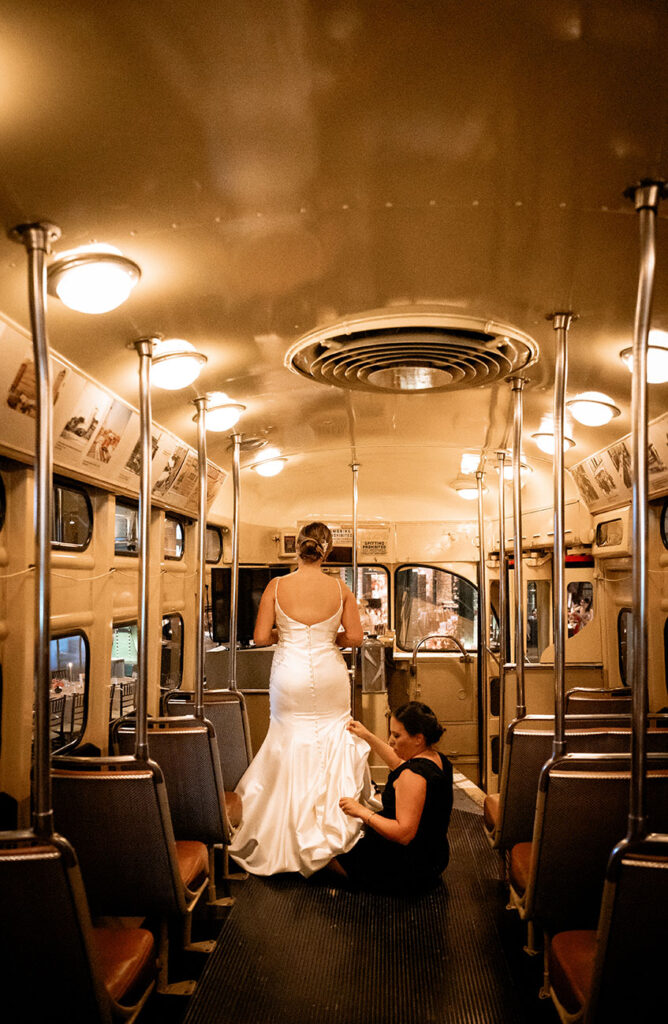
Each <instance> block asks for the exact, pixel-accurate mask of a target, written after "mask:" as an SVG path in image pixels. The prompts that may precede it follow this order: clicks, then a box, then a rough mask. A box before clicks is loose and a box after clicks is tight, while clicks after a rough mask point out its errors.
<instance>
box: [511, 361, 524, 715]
mask: <svg viewBox="0 0 668 1024" xmlns="http://www.w3.org/2000/svg"><path fill="white" fill-rule="evenodd" d="M523 388H524V380H523V379H522V378H515V380H513V400H514V410H513V411H514V417H513V519H514V527H515V547H514V554H515V672H516V675H517V708H516V717H517V718H524V716H525V715H526V713H527V708H526V696H525V689H524V647H525V642H524V580H523V575H524V574H523V572H522V569H523V566H522V478H521V472H522V469H521V462H522V460H521V451H522V390H523Z"/></svg>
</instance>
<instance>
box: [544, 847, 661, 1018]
mask: <svg viewBox="0 0 668 1024" xmlns="http://www.w3.org/2000/svg"><path fill="white" fill-rule="evenodd" d="M666 905H668V836H667V835H658V834H650V835H649V836H648V837H647V838H645V839H641V840H635V841H632V842H630V843H627V842H626V841H625V842H623V843H620V844H619V846H618V847H617V849H616V850H615V851H614V852H613V854H612V856H611V858H610V861H609V863H608V869H607V877H606V881H605V888H604V891H603V899H602V902H601V912H600V916H599V920H598V928H597V930H595V931H594V930H593V929H590V930H579V931H567V932H559V933H558V934H556V935H555V936H554V937H553V938H552V940H551V942H550V944H549V951H548V972H549V989H550V995H551V996H552V1000H553V1002H554V1004H555V1006H556V1008H557V1011H558V1012H559V1016H560V1017H561V1019H562V1020H563V1021H566V1020H568V1021H572V1022H576V1021H580V1020H583V1019H585V1020H586V1021H587V1024H603V1022H610V1021H613V1020H628V1021H633V1020H643V1021H644V1020H647V1021H649V1020H655V1019H659V1017H660V1015H661V1010H660V1008H661V1007H662V1006H663V1005H664V1004H665V981H664V976H665V951H666V940H667V939H668V932H667V926H666V916H665V908H666Z"/></svg>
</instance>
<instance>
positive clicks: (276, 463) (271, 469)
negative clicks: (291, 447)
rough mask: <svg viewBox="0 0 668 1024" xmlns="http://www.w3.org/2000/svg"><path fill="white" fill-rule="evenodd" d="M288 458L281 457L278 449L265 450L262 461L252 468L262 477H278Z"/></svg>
mask: <svg viewBox="0 0 668 1024" xmlns="http://www.w3.org/2000/svg"><path fill="white" fill-rule="evenodd" d="M287 461H288V460H287V458H286V457H285V456H284V455H281V453H280V452H279V450H278V448H265V450H264V452H263V454H262V461H261V462H255V463H254V464H253V465H252V466H251V467H250V468H251V469H254V470H255V472H256V473H259V474H260V476H278V474H279V473H280V472H281V470H282V469H283V467H284V466H285V463H286V462H287Z"/></svg>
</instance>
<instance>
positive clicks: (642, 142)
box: [0, 0, 668, 522]
mask: <svg viewBox="0 0 668 1024" xmlns="http://www.w3.org/2000/svg"><path fill="white" fill-rule="evenodd" d="M0 67H1V68H2V76H1V81H2V85H1V87H0V133H1V138H0V153H1V156H0V204H1V210H2V220H3V224H4V226H5V228H6V229H9V228H10V227H12V226H13V225H15V224H17V223H20V222H24V221H26V220H34V219H40V218H45V219H48V220H50V221H54V222H55V223H57V224H58V225H59V226H60V228H61V229H62V233H63V235H62V240H61V242H60V243H59V248H60V249H61V250H63V249H65V248H67V249H69V248H72V247H74V246H77V245H81V244H84V243H87V242H90V241H91V240H97V241H104V242H107V243H110V244H112V245H115V246H117V247H118V248H119V249H120V250H122V251H123V252H124V253H125V254H126V255H128V256H130V257H131V258H132V259H134V260H135V261H136V262H137V263H138V264H139V265H140V266H141V269H142V278H141V281H140V283H139V285H138V286H137V288H136V289H135V291H134V292H133V294H132V296H131V297H130V299H129V300H128V302H127V303H126V304H125V305H124V306H122V307H121V308H119V309H118V310H116V311H114V312H111V313H108V314H105V315H102V316H97V317H92V316H82V315H81V314H77V313H74V312H72V311H70V310H67V309H66V308H65V307H63V306H62V305H61V304H60V303H59V302H58V300H51V301H50V303H49V310H48V315H49V337H50V342H51V345H52V346H53V348H54V349H56V350H57V351H59V352H61V353H62V354H63V355H65V356H66V357H68V358H69V359H71V360H72V361H73V362H74V363H76V364H77V365H78V366H80V367H81V368H82V369H83V370H85V371H86V372H88V373H90V374H91V375H92V376H94V377H96V378H97V379H98V380H100V381H101V382H103V383H104V384H106V385H107V386H109V387H110V388H112V389H113V390H114V391H116V392H117V393H118V394H120V395H121V396H122V397H123V398H125V399H127V400H128V401H130V402H131V403H132V404H134V405H136V404H137V366H136V357H135V356H134V354H133V353H132V352H130V351H127V350H126V348H125V346H126V343H127V342H128V341H132V340H134V339H136V338H138V337H140V336H142V335H145V334H148V333H153V332H159V333H161V334H164V335H167V336H178V337H183V338H187V339H188V340H189V341H190V342H192V343H193V344H194V345H195V346H196V348H197V349H199V350H200V351H201V352H203V353H204V354H206V356H207V357H208V363H207V365H206V368H205V370H204V371H203V373H202V375H201V377H200V380H199V383H198V385H197V386H193V387H192V388H190V389H189V390H188V391H187V392H181V393H167V392H159V391H157V390H156V391H154V395H153V415H154V418H155V419H156V420H157V421H158V422H160V423H162V424H163V425H164V426H166V427H167V428H168V429H170V430H172V431H174V432H175V433H177V434H178V435H179V436H181V437H183V438H184V439H185V440H186V441H188V442H189V443H191V444H194V443H195V429H194V424H193V422H192V416H193V413H194V409H193V406H192V405H191V404H189V403H190V402H191V401H192V399H193V398H194V397H195V395H196V394H197V393H200V392H202V391H211V390H222V391H225V392H227V394H229V395H230V397H231V398H232V399H233V400H235V401H238V402H242V403H243V404H244V405H246V407H247V411H246V413H245V414H244V417H243V419H242V421H240V423H239V429H241V430H242V431H243V432H244V433H246V434H266V436H267V437H268V439H269V441H270V443H271V444H272V445H275V446H277V447H278V448H280V449H281V451H282V452H283V453H284V454H285V455H287V456H288V457H289V458H290V460H291V462H290V463H289V464H288V468H287V469H286V472H285V473H284V474H282V476H281V477H277V478H273V480H265V481H260V480H258V479H257V478H255V477H254V475H253V481H252V482H251V480H250V476H251V474H250V473H248V474H247V476H248V491H247V493H248V495H249V497H250V499H252V502H253V503H256V504H258V505H260V504H264V505H265V506H266V505H267V504H270V505H272V506H273V511H272V513H271V515H270V516H269V521H274V522H276V521H282V520H286V521H290V519H289V517H290V516H292V515H297V514H301V513H300V511H299V510H300V509H302V505H299V503H298V502H297V496H298V497H299V500H300V501H301V502H302V503H303V509H302V510H303V512H308V511H317V509H319V508H320V509H323V508H325V507H326V508H327V509H328V510H331V511H332V512H333V513H336V512H339V511H343V510H344V509H347V508H348V506H349V500H350V499H349V492H350V481H349V470H348V465H349V463H350V461H351V458H354V457H357V458H358V459H359V461H360V462H361V463H362V467H363V468H362V470H361V471H360V474H361V475H360V486H361V502H362V505H361V510H362V511H363V513H364V514H365V515H367V516H369V517H370V516H374V515H377V516H383V517H385V518H393V517H395V518H396V517H399V518H416V519H420V518H435V517H438V516H439V515H440V516H442V517H444V518H447V517H448V516H452V517H455V518H465V517H467V516H470V511H469V509H468V508H466V509H463V508H462V505H463V504H464V503H462V502H460V501H458V499H457V498H456V497H455V496H454V492H452V490H451V489H450V488H449V487H448V484H449V482H450V481H451V479H452V478H453V477H454V476H456V474H457V472H458V469H459V460H460V456H461V453H462V451H482V452H483V453H487V454H488V455H489V456H490V457H493V453H494V451H495V450H496V448H498V447H501V446H504V445H507V444H508V443H509V440H510V424H511V395H510V388H509V385H508V383H507V382H505V381H501V382H497V383H495V384H493V385H491V386H488V387H478V388H476V389H475V390H471V391H457V392H452V393H448V392H441V393H435V394H431V395H430V394H414V395H411V394H401V395H391V394H369V393H363V392H360V391H355V392H349V391H345V390H342V389H339V388H333V387H331V386H328V385H326V384H321V383H315V382H311V381H310V380H306V379H303V378H302V377H300V376H298V375H297V374H295V373H294V372H292V371H291V370H290V369H288V368H287V367H286V366H285V365H284V360H285V355H286V353H287V352H288V350H289V349H290V348H291V346H293V345H294V344H295V342H296V341H297V340H298V339H299V338H300V337H301V336H302V335H305V334H307V333H309V332H312V331H315V330H316V329H318V328H320V327H323V326H325V325H327V324H330V323H336V322H338V321H340V320H344V319H346V318H349V317H353V316H356V315H358V314H360V313H364V312H365V311H368V310H382V309H387V310H392V309H395V308H397V307H401V308H402V309H403V308H406V307H408V308H409V309H410V308H415V309H421V308H424V307H425V306H429V307H431V308H437V309H439V310H441V311H442V312H443V313H446V314H453V315H464V316H467V317H474V318H482V319H483V320H484V319H493V320H495V321H501V322H503V323H507V324H510V325H512V326H513V327H515V328H516V329H517V330H518V331H520V332H523V334H525V335H528V336H529V337H530V338H532V339H533V341H534V342H535V343H536V345H537V346H538V349H539V358H538V360H537V361H536V362H535V363H534V364H533V365H532V366H531V367H530V368H529V369H528V371H527V372H526V376H527V378H528V384H527V388H526V393H525V428H526V434H527V435H530V434H531V433H533V432H535V431H538V430H539V428H540V426H541V420H542V418H543V416H544V415H546V414H549V412H550V411H551V404H552V397H551V387H552V381H553V375H554V355H553V353H554V331H553V329H552V326H551V324H550V323H549V322H548V321H546V319H545V317H546V314H548V313H551V312H554V311H559V310H573V311H574V312H575V313H576V314H577V315H578V320H577V321H576V322H575V324H574V325H573V327H572V329H571V334H570V350H569V385H568V393H569V395H572V394H574V393H575V392H576V391H583V390H591V389H595V390H598V391H604V392H607V393H608V394H609V395H610V396H611V397H612V398H613V399H614V400H615V401H616V403H617V404H618V405H619V406H620V408H621V409H622V415H621V417H619V418H618V419H616V420H613V421H612V423H611V424H609V425H608V426H607V427H603V428H597V429H593V428H586V427H581V426H579V425H576V428H575V435H574V436H575V439H576V441H577V444H576V447H575V448H573V449H572V450H571V451H570V452H569V453H568V455H567V465H572V464H574V463H576V462H578V461H580V459H582V458H583V457H585V456H586V455H587V454H589V453H590V452H593V451H596V450H597V449H599V448H601V447H602V446H604V445H606V444H608V443H609V442H610V441H612V440H613V439H614V438H616V437H619V436H621V435H623V434H625V433H627V432H628V430H629V429H630V420H629V404H630V381H631V378H630V375H629V373H628V371H627V370H626V369H625V367H624V366H623V364H622V363H621V361H620V359H619V352H620V350H621V349H622V348H624V347H626V346H627V345H629V344H630V340H631V337H632V325H633V313H634V305H635V294H636V286H637V269H638V266H637V265H638V224H637V217H636V215H635V213H634V211H633V204H632V203H631V202H630V201H629V200H628V199H625V198H624V197H623V192H624V190H625V188H627V186H629V185H632V184H634V183H635V182H637V181H638V180H639V179H641V178H646V177H663V178H666V177H668V152H667V150H668V117H667V116H666V115H667V109H666V108H667V97H668V5H667V4H666V3H665V2H657V0H580V2H577V0H554V2H550V0H546V2H545V3H536V2H535V0H512V2H511V0H509V2H504V0H470V2H467V3H461V2H449V0H441V2H434V3H426V2H425V3H421V2H391V0H383V2H380V0H379V2H374V0H369V2H361V0H359V2H325V0H271V2H268V0H265V2H260V0H244V2H243V3H242V2H237V0H229V2H227V3H220V2H216V3H214V2H212V0H199V2H198V3H197V4H194V5H184V4H182V3H179V2H176V0H143V2H141V3H137V2H136V0H116V2H115V3H113V4H107V5H98V4H91V3H83V2H81V3H80V2H61V3H49V2H41V3H37V2H30V0H28V2H25V3H21V4H18V3H4V4H2V5H0ZM667 219H668V202H666V203H665V204H664V208H663V210H662V211H661V212H660V215H659V219H658V231H657V237H658V247H659V249H658V268H657V281H656V292H655V301H654V325H655V326H656V327H660V328H663V329H668V230H667V229H666V221H667ZM0 310H1V311H2V312H3V313H4V314H5V315H7V316H8V317H10V318H12V319H13V320H15V321H16V322H18V323H19V324H22V325H23V326H28V312H27V298H26V272H25V255H24V253H23V252H22V251H21V250H20V249H19V248H18V247H17V246H16V245H15V244H13V243H12V242H10V241H9V240H8V239H7V240H4V241H2V240H0ZM667 404H668V385H654V386H652V387H651V388H650V415H653V416H656V415H658V414H659V413H661V412H663V411H664V409H665V408H666V405H667ZM227 448H228V438H227V436H221V435H211V436H210V439H209V455H210V457H211V458H213V459H214V460H215V461H217V462H218V463H219V464H220V465H222V466H224V467H228V466H229V461H230V456H229V452H228V450H227ZM525 450H526V452H527V456H528V457H529V458H530V460H531V461H532V462H533V464H534V466H535V468H537V469H538V470H539V471H540V470H541V467H542V469H543V470H544V471H545V480H546V486H547V487H549V484H548V483H547V479H548V476H547V473H548V470H549V465H550V460H549V457H546V456H544V455H542V454H541V453H540V452H539V451H538V449H537V448H536V447H535V445H534V444H533V443H532V442H531V440H530V438H529V437H527V441H526V444H525ZM365 467H366V469H365ZM365 472H366V481H367V484H366V487H365V485H364V479H365V476H364V474H365ZM332 488H335V490H336V493H333V491H332ZM549 500H550V491H549V490H548V491H547V492H546V495H545V502H544V503H545V504H548V503H549ZM411 502H412V503H413V507H414V504H415V503H416V502H418V503H421V504H422V507H423V508H424V510H425V515H424V516H420V515H416V514H412V515H404V514H403V512H404V511H406V509H408V507H409V504H410V503H411ZM400 510H403V511H402V514H401V515H399V512H400ZM251 518H252V516H251Z"/></svg>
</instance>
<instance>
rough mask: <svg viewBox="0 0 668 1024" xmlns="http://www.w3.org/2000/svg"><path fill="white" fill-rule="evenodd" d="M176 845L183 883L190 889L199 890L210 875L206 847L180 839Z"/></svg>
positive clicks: (202, 844)
mask: <svg viewBox="0 0 668 1024" xmlns="http://www.w3.org/2000/svg"><path fill="white" fill-rule="evenodd" d="M175 845H176V859H177V862H178V865H179V872H180V875H181V881H182V882H183V884H184V885H185V886H187V887H188V889H197V888H198V886H200V885H201V884H202V883H203V882H204V881H205V880H206V878H207V877H208V874H209V854H208V851H207V848H206V845H205V844H204V843H198V842H195V841H193V840H190V839H179V840H177V842H176V844H175Z"/></svg>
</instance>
